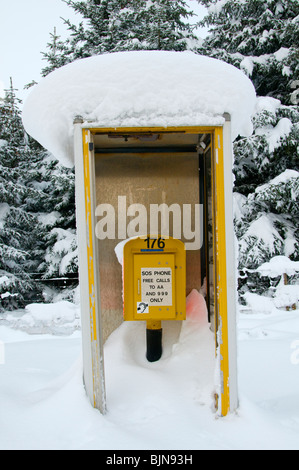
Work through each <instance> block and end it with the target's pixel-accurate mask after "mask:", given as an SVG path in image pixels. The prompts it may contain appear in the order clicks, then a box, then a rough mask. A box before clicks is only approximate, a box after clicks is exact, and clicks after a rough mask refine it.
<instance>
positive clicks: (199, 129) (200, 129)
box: [89, 126, 222, 134]
mask: <svg viewBox="0 0 299 470" xmlns="http://www.w3.org/2000/svg"><path fill="white" fill-rule="evenodd" d="M218 128H219V129H222V127H218V126H217V127H215V126H207V127H204V126H187V127H186V126H184V127H94V128H89V130H90V132H91V133H92V134H98V133H99V134H107V133H109V134H110V133H115V134H117V133H121V134H124V133H125V134H130V133H136V132H140V133H144V132H160V133H163V132H165V133H171V132H185V133H188V134H204V133H209V132H214V131H215V129H218Z"/></svg>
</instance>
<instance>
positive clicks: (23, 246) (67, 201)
mask: <svg viewBox="0 0 299 470" xmlns="http://www.w3.org/2000/svg"><path fill="white" fill-rule="evenodd" d="M20 104H21V102H20V100H19V99H18V98H17V96H16V90H15V89H14V88H13V84H12V81H11V86H10V89H9V90H6V96H5V98H4V100H3V103H1V104H0V311H3V310H13V309H15V308H17V307H18V308H19V307H24V306H25V305H26V304H28V303H31V302H39V301H43V295H42V294H43V289H44V286H45V283H44V282H42V280H43V279H44V280H48V279H49V278H51V277H53V276H55V277H64V276H66V275H69V274H70V273H71V274H75V276H76V273H77V269H78V267H77V251H76V236H75V227H76V225H75V195H74V193H75V191H74V172H73V171H72V170H69V169H66V168H64V167H62V166H61V165H60V164H59V163H58V161H57V160H55V159H53V157H52V156H51V155H49V154H48V152H47V151H45V150H44V149H43V148H42V147H41V146H40V145H39V144H38V143H37V142H36V141H34V140H33V139H32V138H31V137H30V136H28V135H27V134H26V132H25V130H24V128H23V124H22V119H21V111H20V108H19V106H20ZM63 239H65V241H64V242H62V240H63ZM57 242H59V243H58V245H57ZM62 245H63V247H64V251H63V250H62V249H61V246H62ZM67 247H68V248H69V249H68V248H67ZM52 254H54V255H52ZM53 265H55V268H53Z"/></svg>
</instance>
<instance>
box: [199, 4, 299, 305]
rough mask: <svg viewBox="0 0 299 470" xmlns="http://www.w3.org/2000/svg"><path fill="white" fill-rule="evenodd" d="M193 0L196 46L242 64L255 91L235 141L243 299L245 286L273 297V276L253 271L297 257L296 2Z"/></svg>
mask: <svg viewBox="0 0 299 470" xmlns="http://www.w3.org/2000/svg"><path fill="white" fill-rule="evenodd" d="M199 3H202V4H203V5H205V6H206V7H207V8H208V13H207V16H206V17H205V18H204V19H203V21H202V22H201V25H205V26H209V27H210V28H211V29H210V31H209V35H208V36H207V38H206V39H205V40H204V41H203V44H202V46H201V48H199V49H198V52H199V53H201V54H205V55H209V56H212V57H215V58H218V59H222V60H224V61H226V62H229V63H231V64H233V65H235V66H237V67H239V68H241V69H242V70H243V71H244V73H246V74H247V75H249V76H250V78H251V79H252V81H253V83H254V85H255V88H256V91H257V95H258V96H259V98H258V101H257V107H256V111H255V114H254V116H253V126H254V132H253V134H252V136H251V137H249V138H243V139H241V138H238V139H236V141H235V143H234V155H235V166H234V174H235V188H234V190H235V228H236V234H237V238H238V242H239V293H240V298H241V301H243V298H244V294H246V292H247V291H251V292H257V293H260V294H268V295H272V294H273V292H274V291H273V288H274V287H275V286H276V285H278V283H279V281H280V279H279V278H277V279H271V278H262V279H261V278H260V276H259V274H258V273H257V272H256V269H257V268H258V267H259V266H260V265H261V264H263V263H264V262H267V261H269V260H270V259H271V258H272V257H274V256H277V255H284V256H287V257H289V258H290V259H293V260H296V259H298V256H299V233H298V222H299V210H298V209H299V208H298V184H299V183H298V182H299V173H298V171H297V170H298V140H299V110H298V106H297V105H298V91H299V90H298V88H299V81H298V38H299V34H298V33H299V28H298V24H299V22H298V18H299V17H298V13H299V4H298V2H297V1H293V0H286V1H283V2H282V1H278V2H277V1H272V0H267V1H265V0H236V1H235V0H234V1H232V0H225V1H223V0H199ZM290 282H296V279H291V280H290ZM245 297H246V296H245Z"/></svg>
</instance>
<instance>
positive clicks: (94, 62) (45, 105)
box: [23, 51, 256, 166]
mask: <svg viewBox="0 0 299 470" xmlns="http://www.w3.org/2000/svg"><path fill="white" fill-rule="evenodd" d="M255 100H256V96H255V90H254V87H253V85H252V83H251V81H250V80H249V79H248V78H247V77H246V75H245V74H244V73H243V72H242V71H240V70H239V69H237V68H235V67H233V66H232V65H229V64H227V63H225V62H222V61H219V60H216V59H212V58H209V57H204V56H200V55H197V54H194V53H192V52H165V51H135V52H119V53H113V54H104V55H100V56H94V57H90V58H87V59H81V60H78V61H75V62H73V63H71V64H68V65H66V66H64V67H61V68H60V69H58V70H56V71H54V72H52V73H51V74H49V75H48V76H47V77H46V78H44V79H43V80H41V82H40V83H39V84H38V85H37V86H36V87H35V88H34V89H33V91H32V92H31V94H30V95H29V97H28V98H27V100H26V102H25V105H24V109H23V122H24V126H25V129H26V131H27V132H28V133H29V134H30V135H31V136H32V137H33V138H35V139H36V140H37V141H38V142H40V144H41V145H42V146H43V147H45V148H46V149H47V150H49V151H50V152H51V153H52V154H53V155H54V156H55V157H56V158H58V159H59V160H60V161H61V162H62V163H63V164H65V165H67V166H72V165H73V164H74V159H73V121H74V118H75V117H76V116H77V115H80V116H82V117H83V120H84V121H85V123H87V122H92V123H93V125H97V126H98V127H106V128H107V127H110V128H111V127H112V128H113V127H155V126H159V127H161V126H162V127H167V126H189V125H191V126H202V125H204V126H209V125H222V124H223V121H224V118H223V114H224V113H229V114H230V115H231V124H232V139H234V138H236V137H237V136H238V135H243V136H247V135H250V134H251V132H252V123H251V119H250V118H251V114H252V112H253V109H254V106H255Z"/></svg>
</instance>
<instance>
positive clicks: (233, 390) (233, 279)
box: [223, 116, 238, 411]
mask: <svg viewBox="0 0 299 470" xmlns="http://www.w3.org/2000/svg"><path fill="white" fill-rule="evenodd" d="M231 142H232V140H231V123H230V120H229V116H227V118H226V122H225V125H224V128H223V151H224V155H225V160H226V165H225V168H224V185H225V232H226V256H227V263H226V266H227V334H228V346H229V349H228V361H229V387H230V411H235V410H236V409H237V408H238V379H237V331H236V330H237V318H236V308H237V252H236V248H237V247H236V243H235V232H234V222H233V172H232V171H233V151H232V143H231Z"/></svg>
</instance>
